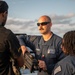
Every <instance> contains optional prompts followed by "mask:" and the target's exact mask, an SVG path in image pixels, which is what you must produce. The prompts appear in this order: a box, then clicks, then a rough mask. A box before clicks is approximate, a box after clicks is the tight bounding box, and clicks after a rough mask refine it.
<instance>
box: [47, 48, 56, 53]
mask: <svg viewBox="0 0 75 75" xmlns="http://www.w3.org/2000/svg"><path fill="white" fill-rule="evenodd" d="M47 53H48V54H49V53H51V54H55V50H54V49H48V52H47Z"/></svg>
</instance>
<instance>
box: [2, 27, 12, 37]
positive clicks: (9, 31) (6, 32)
mask: <svg viewBox="0 0 75 75" xmlns="http://www.w3.org/2000/svg"><path fill="white" fill-rule="evenodd" d="M2 33H3V34H4V35H5V36H8V35H9V34H10V33H12V34H13V32H12V31H11V30H10V29H7V28H5V27H2Z"/></svg>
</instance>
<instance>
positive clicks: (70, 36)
mask: <svg viewBox="0 0 75 75" xmlns="http://www.w3.org/2000/svg"><path fill="white" fill-rule="evenodd" d="M63 40H64V42H63V43H64V47H65V49H66V52H67V53H68V54H70V55H75V30H74V31H69V32H67V33H65V34H64V36H63Z"/></svg>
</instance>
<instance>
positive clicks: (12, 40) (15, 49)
mask: <svg viewBox="0 0 75 75" xmlns="http://www.w3.org/2000/svg"><path fill="white" fill-rule="evenodd" d="M8 44H9V50H10V53H11V55H12V56H13V58H15V59H16V58H17V57H19V56H20V55H21V53H22V51H21V48H20V44H19V41H18V39H17V37H16V35H15V34H13V33H12V32H11V33H10V34H9V35H8Z"/></svg>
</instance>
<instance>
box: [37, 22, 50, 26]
mask: <svg viewBox="0 0 75 75" xmlns="http://www.w3.org/2000/svg"><path fill="white" fill-rule="evenodd" d="M48 23H50V22H42V23H37V26H40V25H42V26H44V25H47V24H48Z"/></svg>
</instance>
